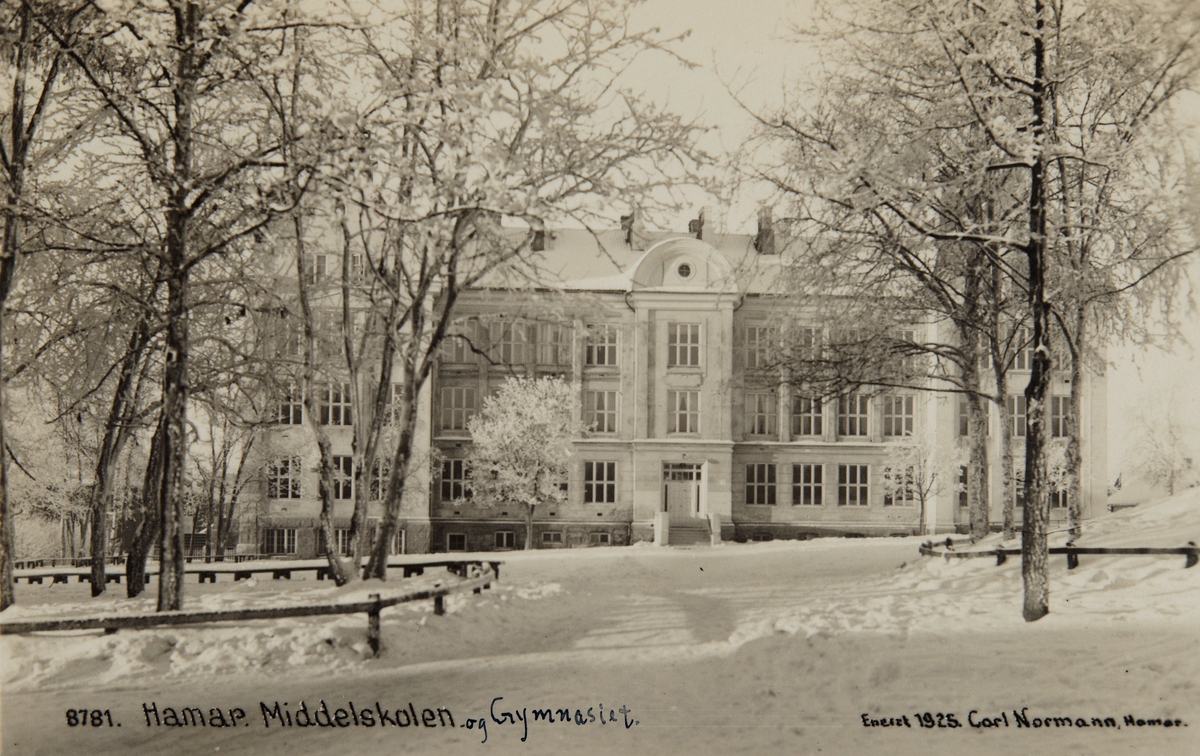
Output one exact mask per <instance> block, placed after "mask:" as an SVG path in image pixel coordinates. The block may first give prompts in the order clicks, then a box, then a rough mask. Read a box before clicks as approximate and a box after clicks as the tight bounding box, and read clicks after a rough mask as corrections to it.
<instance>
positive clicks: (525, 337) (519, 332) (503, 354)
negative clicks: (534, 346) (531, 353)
mask: <svg viewBox="0 0 1200 756" xmlns="http://www.w3.org/2000/svg"><path fill="white" fill-rule="evenodd" d="M490 333H491V342H492V351H491V354H492V359H494V360H496V361H497V362H500V363H501V364H504V365H523V364H525V362H526V361H527V360H528V354H527V352H526V345H527V344H528V341H529V325H528V324H527V323H514V322H512V321H508V322H505V321H496V322H493V323H492V324H491V332H490Z"/></svg>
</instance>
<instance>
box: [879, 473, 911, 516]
mask: <svg viewBox="0 0 1200 756" xmlns="http://www.w3.org/2000/svg"><path fill="white" fill-rule="evenodd" d="M883 481H884V488H885V489H886V492H885V493H884V495H883V506H885V507H911V506H915V505H916V502H917V473H916V468H915V467H914V466H913V465H906V466H905V467H885V468H883Z"/></svg>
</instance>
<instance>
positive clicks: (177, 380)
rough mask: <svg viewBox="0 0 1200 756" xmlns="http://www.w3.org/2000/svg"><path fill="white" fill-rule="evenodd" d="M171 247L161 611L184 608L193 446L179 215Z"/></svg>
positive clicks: (172, 219)
mask: <svg viewBox="0 0 1200 756" xmlns="http://www.w3.org/2000/svg"><path fill="white" fill-rule="evenodd" d="M168 215H169V223H170V226H169V228H168V236H167V247H168V255H169V256H170V258H171V259H170V268H171V276H170V278H169V279H168V281H167V333H166V360H165V368H164V380H163V422H164V424H165V425H166V443H165V447H164V450H163V475H162V481H161V487H160V494H159V502H160V514H159V516H160V518H161V519H160V522H161V530H160V533H159V535H160V541H159V582H158V611H160V612H165V611H173V610H178V609H182V608H183V575H184V563H185V562H184V553H183V533H182V532H181V529H180V523H181V520H182V517H183V497H184V485H183V483H184V470H185V467H186V465H187V451H188V449H187V447H188V423H187V402H188V359H187V356H188V310H187V291H188V273H187V268H186V267H185V263H186V254H187V247H186V244H187V242H186V239H187V220H186V219H185V218H184V217H183V216H182V215H181V214H180V213H179V212H177V211H174V210H173V211H171V212H170V213H169V214H168Z"/></svg>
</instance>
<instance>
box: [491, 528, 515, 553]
mask: <svg viewBox="0 0 1200 756" xmlns="http://www.w3.org/2000/svg"><path fill="white" fill-rule="evenodd" d="M516 543H517V534H516V533H515V532H514V531H512V530H497V531H496V535H495V544H496V548H497V549H511V548H514V547H515V546H516Z"/></svg>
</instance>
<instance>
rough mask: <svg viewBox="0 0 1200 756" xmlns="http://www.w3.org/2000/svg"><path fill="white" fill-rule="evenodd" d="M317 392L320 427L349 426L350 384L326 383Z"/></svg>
mask: <svg viewBox="0 0 1200 756" xmlns="http://www.w3.org/2000/svg"><path fill="white" fill-rule="evenodd" d="M319 391H320V400H321V425H350V424H351V418H350V384H349V383H326V384H325V385H323V386H321V387H320V389H319Z"/></svg>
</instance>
